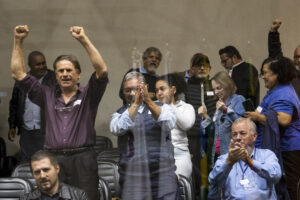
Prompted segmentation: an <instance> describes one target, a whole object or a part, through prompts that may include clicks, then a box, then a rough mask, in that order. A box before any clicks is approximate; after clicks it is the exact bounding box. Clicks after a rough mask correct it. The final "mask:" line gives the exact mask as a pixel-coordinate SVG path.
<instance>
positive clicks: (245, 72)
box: [219, 46, 259, 107]
mask: <svg viewBox="0 0 300 200" xmlns="http://www.w3.org/2000/svg"><path fill="white" fill-rule="evenodd" d="M219 55H220V59H221V63H222V65H223V66H224V68H225V69H226V70H227V71H228V73H229V76H230V77H231V78H232V80H233V81H234V82H235V84H236V86H237V91H236V94H240V95H243V96H244V97H245V99H251V100H252V103H253V105H254V107H257V106H258V104H259V80H258V72H257V69H256V68H255V67H254V66H253V65H252V64H250V63H247V62H245V61H243V59H242V57H241V55H240V53H239V51H238V50H237V49H236V48H235V47H234V46H226V47H224V48H223V49H220V50H219Z"/></svg>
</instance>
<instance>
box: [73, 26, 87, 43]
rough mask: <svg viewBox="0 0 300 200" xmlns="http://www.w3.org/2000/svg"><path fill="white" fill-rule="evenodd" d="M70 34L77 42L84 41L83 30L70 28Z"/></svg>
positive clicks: (74, 27)
mask: <svg viewBox="0 0 300 200" xmlns="http://www.w3.org/2000/svg"><path fill="white" fill-rule="evenodd" d="M70 33H71V35H72V36H73V37H74V38H76V39H77V40H79V41H81V40H82V39H84V36H85V33H84V30H83V28H82V27H80V26H72V27H71V28H70Z"/></svg>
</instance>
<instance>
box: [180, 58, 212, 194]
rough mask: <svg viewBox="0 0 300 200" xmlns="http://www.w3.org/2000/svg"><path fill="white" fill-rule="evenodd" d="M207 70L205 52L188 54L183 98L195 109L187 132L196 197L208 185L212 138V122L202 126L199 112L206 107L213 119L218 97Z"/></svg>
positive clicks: (207, 62) (208, 63)
mask: <svg viewBox="0 0 300 200" xmlns="http://www.w3.org/2000/svg"><path fill="white" fill-rule="evenodd" d="M210 70H211V65H210V61H209V59H208V56H206V55H204V54H202V53H196V54H194V55H193V57H192V58H191V61H190V69H189V71H188V72H187V73H188V74H187V73H186V74H185V79H186V80H187V91H186V94H185V99H186V102H187V103H189V104H191V105H192V106H193V107H194V109H195V111H196V113H195V114H196V120H195V123H194V125H193V127H192V128H191V129H190V130H188V132H187V136H188V141H189V150H190V153H191V158H192V163H193V174H192V176H193V181H194V187H195V190H194V192H195V194H194V196H195V199H200V198H201V195H202V196H205V190H207V188H208V180H207V175H208V174H207V171H208V170H209V169H210V168H211V166H209V165H208V163H207V161H206V159H207V160H211V159H210V158H209V157H206V155H208V156H210V155H211V148H212V145H213V141H214V140H213V137H214V126H213V125H212V124H211V125H210V126H208V127H206V128H205V129H204V127H202V126H201V122H202V120H204V119H203V118H202V117H201V115H199V112H202V110H203V109H205V110H207V114H208V115H209V116H210V118H211V119H212V118H213V115H214V112H215V110H216V102H217V99H216V98H215V96H214V92H213V90H212V85H211V80H210V78H209V73H210ZM197 111H198V112H197ZM210 133H211V134H210ZM200 163H201V164H200ZM201 166H202V168H201ZM200 188H201V189H200ZM201 193H202V194H201Z"/></svg>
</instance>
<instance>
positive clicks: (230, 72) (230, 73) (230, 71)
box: [228, 61, 244, 77]
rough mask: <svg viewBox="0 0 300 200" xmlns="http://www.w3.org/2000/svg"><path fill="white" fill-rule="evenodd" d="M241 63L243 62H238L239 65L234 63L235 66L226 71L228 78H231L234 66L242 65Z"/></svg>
mask: <svg viewBox="0 0 300 200" xmlns="http://www.w3.org/2000/svg"><path fill="white" fill-rule="evenodd" d="M243 62H244V61H241V62H239V63H236V64H235V65H233V66H232V68H231V69H230V70H228V74H229V76H230V77H231V76H232V70H233V68H235V67H236V66H238V65H240V64H241V63H243Z"/></svg>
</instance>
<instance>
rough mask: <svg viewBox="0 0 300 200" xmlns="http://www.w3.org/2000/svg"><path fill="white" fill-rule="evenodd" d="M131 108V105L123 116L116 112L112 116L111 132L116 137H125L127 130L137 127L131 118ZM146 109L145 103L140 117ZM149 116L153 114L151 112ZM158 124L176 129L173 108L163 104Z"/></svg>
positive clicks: (140, 111)
mask: <svg viewBox="0 0 300 200" xmlns="http://www.w3.org/2000/svg"><path fill="white" fill-rule="evenodd" d="M129 107H130V105H129V104H128V105H127V109H126V111H125V112H123V113H122V114H120V113H118V112H116V113H114V114H113V115H112V118H111V122H110V131H111V132H112V133H113V134H114V135H116V136H120V135H123V134H124V133H125V132H126V131H127V130H130V129H132V128H133V127H134V126H135V125H136V124H135V122H134V121H132V120H131V118H130V116H129V112H128V108H129ZM145 107H146V105H145V104H144V103H143V104H142V105H141V106H140V107H139V109H138V115H141V114H142V113H143V111H144V109H145ZM149 112H150V111H149ZM149 114H151V112H150V113H149ZM156 122H157V123H158V124H161V123H162V122H165V125H167V127H168V129H169V130H171V129H172V128H174V126H175V123H176V116H175V115H174V111H173V109H172V107H171V106H169V105H167V104H163V105H162V106H161V114H160V115H159V117H158V119H157V121H156ZM137 127H139V126H137Z"/></svg>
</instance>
